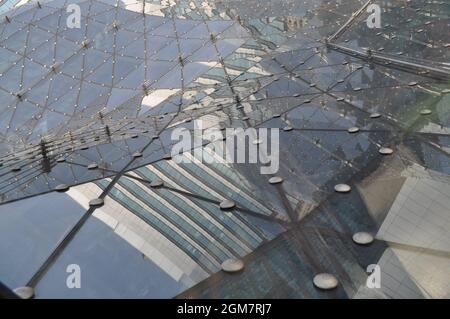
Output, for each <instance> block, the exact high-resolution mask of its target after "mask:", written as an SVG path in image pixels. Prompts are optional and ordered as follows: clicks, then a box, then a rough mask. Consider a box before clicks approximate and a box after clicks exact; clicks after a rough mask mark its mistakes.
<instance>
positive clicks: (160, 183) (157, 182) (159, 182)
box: [150, 179, 164, 188]
mask: <svg viewBox="0 0 450 319" xmlns="http://www.w3.org/2000/svg"><path fill="white" fill-rule="evenodd" d="M163 185H164V182H163V181H162V180H160V179H155V180H154V181H152V182H151V183H150V187H154V188H157V187H161V186H163Z"/></svg>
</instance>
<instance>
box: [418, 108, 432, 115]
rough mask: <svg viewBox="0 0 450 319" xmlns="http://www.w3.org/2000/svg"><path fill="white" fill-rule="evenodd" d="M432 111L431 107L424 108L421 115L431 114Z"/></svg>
mask: <svg viewBox="0 0 450 319" xmlns="http://www.w3.org/2000/svg"><path fill="white" fill-rule="evenodd" d="M431 113H432V111H431V110H430V109H423V110H422V111H420V114H421V115H430V114H431Z"/></svg>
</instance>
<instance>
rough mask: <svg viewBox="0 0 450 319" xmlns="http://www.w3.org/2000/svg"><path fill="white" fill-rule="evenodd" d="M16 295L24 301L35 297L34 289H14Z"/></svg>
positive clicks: (26, 287)
mask: <svg viewBox="0 0 450 319" xmlns="http://www.w3.org/2000/svg"><path fill="white" fill-rule="evenodd" d="M14 293H15V294H16V295H18V296H19V297H20V298H22V299H31V298H33V297H34V289H33V288H32V287H28V286H25V287H19V288H16V289H14Z"/></svg>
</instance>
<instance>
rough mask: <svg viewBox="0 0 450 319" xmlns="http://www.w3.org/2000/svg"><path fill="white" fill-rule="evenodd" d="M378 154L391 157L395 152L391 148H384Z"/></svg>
mask: <svg viewBox="0 0 450 319" xmlns="http://www.w3.org/2000/svg"><path fill="white" fill-rule="evenodd" d="M378 152H379V153H380V154H382V155H391V154H392V153H394V150H393V149H392V148H389V147H382V148H380V149H379V150H378Z"/></svg>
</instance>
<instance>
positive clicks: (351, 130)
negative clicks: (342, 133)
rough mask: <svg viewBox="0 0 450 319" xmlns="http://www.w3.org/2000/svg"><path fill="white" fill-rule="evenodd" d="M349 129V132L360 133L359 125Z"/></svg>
mask: <svg viewBox="0 0 450 319" xmlns="http://www.w3.org/2000/svg"><path fill="white" fill-rule="evenodd" d="M347 131H348V132H349V133H358V132H359V127H356V126H353V127H350V128H349V129H348V130H347Z"/></svg>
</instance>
